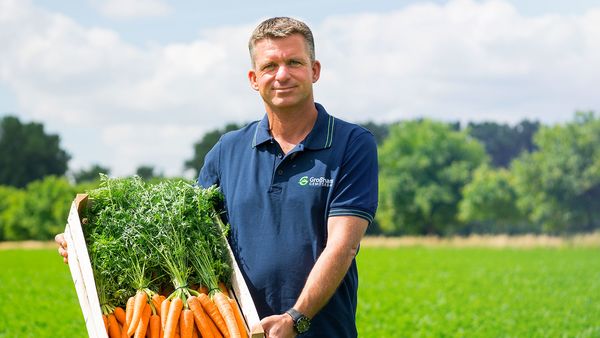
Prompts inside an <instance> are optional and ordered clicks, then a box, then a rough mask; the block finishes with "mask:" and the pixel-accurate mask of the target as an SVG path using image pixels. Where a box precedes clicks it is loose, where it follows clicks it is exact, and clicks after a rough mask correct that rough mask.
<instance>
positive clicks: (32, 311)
mask: <svg viewBox="0 0 600 338" xmlns="http://www.w3.org/2000/svg"><path fill="white" fill-rule="evenodd" d="M0 262H2V269H0V337H2V338H4V337H7V338H8V337H10V338H13V337H18V338H29V337H32V338H33V337H36V338H38V337H87V331H86V329H85V323H84V321H83V315H82V314H81V310H80V309H79V303H78V301H77V295H76V293H75V287H74V286H73V281H72V279H71V274H70V272H69V268H68V267H67V266H66V265H65V264H63V262H62V260H61V259H60V257H59V256H58V254H57V252H56V250H55V249H54V250H48V249H45V250H0Z"/></svg>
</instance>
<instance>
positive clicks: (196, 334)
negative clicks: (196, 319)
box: [192, 326, 200, 338]
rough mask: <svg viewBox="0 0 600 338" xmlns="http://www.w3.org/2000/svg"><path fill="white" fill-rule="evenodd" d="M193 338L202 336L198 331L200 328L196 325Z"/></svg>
mask: <svg viewBox="0 0 600 338" xmlns="http://www.w3.org/2000/svg"><path fill="white" fill-rule="evenodd" d="M192 338H200V336H199V333H198V328H197V327H195V326H194V331H192Z"/></svg>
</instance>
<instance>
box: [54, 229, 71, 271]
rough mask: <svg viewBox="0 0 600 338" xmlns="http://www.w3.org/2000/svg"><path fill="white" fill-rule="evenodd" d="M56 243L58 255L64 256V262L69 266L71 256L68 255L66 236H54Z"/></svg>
mask: <svg viewBox="0 0 600 338" xmlns="http://www.w3.org/2000/svg"><path fill="white" fill-rule="evenodd" d="M54 241H55V242H56V244H58V254H59V255H61V256H63V262H65V264H69V257H68V256H69V254H68V253H67V241H66V240H65V236H63V234H58V235H56V236H54Z"/></svg>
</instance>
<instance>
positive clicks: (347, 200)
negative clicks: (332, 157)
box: [329, 130, 378, 223]
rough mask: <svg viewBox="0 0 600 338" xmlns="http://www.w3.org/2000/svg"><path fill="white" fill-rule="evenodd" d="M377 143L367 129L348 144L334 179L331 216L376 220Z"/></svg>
mask: <svg viewBox="0 0 600 338" xmlns="http://www.w3.org/2000/svg"><path fill="white" fill-rule="evenodd" d="M377 180H378V164H377V144H376V143H375V138H374V137H373V135H372V134H371V133H370V132H368V131H366V130H365V131H364V132H362V133H360V134H359V135H357V136H356V137H355V138H354V139H353V140H351V142H350V143H349V144H348V146H347V147H346V153H345V154H344V160H343V163H342V166H341V168H340V172H339V174H338V177H337V179H336V182H334V185H335V187H334V191H333V196H332V199H331V204H330V208H329V217H333V216H357V217H360V218H363V219H365V220H367V221H368V222H369V223H371V222H373V219H374V218H375V212H376V210H377V194H378V191H377V189H378V181H377Z"/></svg>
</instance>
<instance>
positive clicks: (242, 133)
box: [198, 104, 378, 337]
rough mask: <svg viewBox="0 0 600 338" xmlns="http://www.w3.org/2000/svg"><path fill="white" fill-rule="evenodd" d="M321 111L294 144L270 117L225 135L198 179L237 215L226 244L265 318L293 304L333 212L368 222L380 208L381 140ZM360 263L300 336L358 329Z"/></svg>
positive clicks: (320, 248) (349, 332)
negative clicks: (284, 146) (280, 135)
mask: <svg viewBox="0 0 600 338" xmlns="http://www.w3.org/2000/svg"><path fill="white" fill-rule="evenodd" d="M316 107H317V111H318V117H317V120H316V122H315V125H314V127H313V129H312V130H311V132H310V133H309V134H308V135H307V137H306V139H305V140H304V141H302V142H301V143H299V144H298V145H297V146H296V147H295V148H294V149H292V150H291V151H290V152H289V153H287V154H283V152H282V150H281V148H280V147H279V145H278V143H277V142H276V141H275V139H274V138H273V137H272V136H271V135H270V132H269V121H268V119H267V116H266V115H265V117H264V118H263V119H262V120H261V121H256V122H253V123H251V124H249V125H248V126H246V127H244V128H243V129H240V130H237V131H233V132H229V133H227V134H225V135H223V136H222V137H221V139H220V140H219V142H218V143H217V144H216V145H215V146H214V148H213V149H212V150H211V151H210V152H209V153H208V154H207V155H206V158H205V160H204V161H205V162H204V166H203V168H202V170H201V172H200V176H199V178H198V183H199V184H200V185H201V186H203V187H209V186H211V185H214V184H216V185H218V186H220V188H221V191H222V192H223V195H224V196H225V208H226V211H227V216H228V220H229V223H230V224H231V232H230V236H231V237H230V244H231V247H232V250H233V252H234V255H235V257H236V259H237V261H238V263H239V266H240V269H241V271H242V273H243V275H244V277H245V279H246V283H247V284H248V287H249V289H250V293H251V294H252V298H253V300H254V303H255V305H256V308H257V310H258V314H259V316H260V317H261V318H264V317H266V316H270V315H273V314H281V313H284V312H285V311H286V310H287V309H289V308H290V307H292V306H293V305H294V304H295V302H296V300H297V298H298V296H299V295H300V292H301V291H302V288H303V286H304V284H305V282H306V279H307V277H308V274H309V272H310V270H311V268H312V267H313V265H314V264H315V262H316V260H317V258H318V257H319V255H320V254H321V252H322V251H323V248H324V247H325V244H326V241H327V219H328V218H329V217H335V216H357V217H361V218H363V219H366V220H367V221H369V222H371V221H372V220H373V217H374V215H375V210H376V208H377V172H378V167H377V146H376V143H375V140H374V137H373V135H372V134H371V133H370V132H369V131H367V130H366V129H364V128H362V127H359V126H357V125H354V124H351V123H348V122H344V121H342V120H340V119H337V118H334V117H333V116H331V115H329V114H328V113H327V112H326V111H325V109H324V108H323V107H322V106H321V105H319V104H316ZM357 288H358V272H357V268H356V262H355V261H353V262H352V265H351V266H350V269H349V271H348V273H347V274H346V276H345V277H344V279H343V281H342V283H341V285H340V286H339V288H338V289H337V291H336V292H335V294H334V295H333V297H332V298H331V300H330V301H329V302H328V304H327V305H326V306H325V307H324V308H323V309H322V310H321V311H320V312H319V313H318V314H317V315H316V316H315V318H313V320H312V326H311V329H310V330H309V332H308V333H307V334H306V335H303V337H355V336H357V332H356V325H355V315H356V303H357V296H356V294H357Z"/></svg>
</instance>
